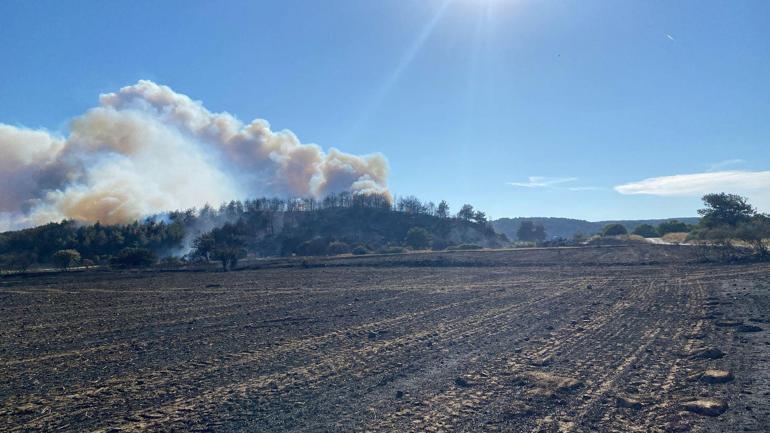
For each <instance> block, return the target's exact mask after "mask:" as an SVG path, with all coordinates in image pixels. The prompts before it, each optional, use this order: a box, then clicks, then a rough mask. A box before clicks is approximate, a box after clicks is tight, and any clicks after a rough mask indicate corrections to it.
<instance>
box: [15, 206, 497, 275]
mask: <svg viewBox="0 0 770 433" xmlns="http://www.w3.org/2000/svg"><path fill="white" fill-rule="evenodd" d="M507 243H508V240H507V238H506V237H505V236H504V235H499V234H497V233H496V232H495V231H494V230H493V228H492V226H491V225H490V224H489V222H488V221H487V220H486V216H485V214H484V212H481V211H479V210H477V209H474V207H473V206H472V205H469V204H466V205H464V206H463V207H462V208H461V209H460V210H459V211H458V212H457V214H455V215H452V214H451V213H450V209H449V206H448V205H447V203H446V202H444V201H442V202H440V203H439V204H438V205H436V204H434V203H432V202H422V201H420V200H419V199H417V198H416V197H411V196H410V197H403V198H400V199H397V200H390V199H389V198H388V197H385V196H383V195H376V194H374V195H363V194H361V195H353V194H349V193H341V194H334V195H330V196H328V197H326V198H325V199H323V200H313V199H288V200H284V199H276V198H261V199H254V200H246V201H243V202H241V201H231V202H230V203H227V204H223V205H222V206H220V207H219V208H213V207H211V206H205V207H203V208H202V209H200V210H196V209H189V210H184V211H175V212H170V213H168V214H163V215H156V216H153V217H148V218H146V219H145V220H144V221H142V222H138V221H137V222H134V223H132V224H127V225H112V226H108V225H102V224H99V223H96V224H82V223H78V222H75V221H62V222H59V223H50V224H46V225H43V226H39V227H35V228H31V229H26V230H20V231H15V232H7V233H2V234H0V267H2V269H13V270H26V269H28V268H29V267H31V266H33V265H35V264H44V265H50V266H52V267H59V268H62V269H66V268H69V267H73V266H77V265H81V266H85V265H88V264H112V265H113V266H117V267H137V266H143V265H147V264H148V263H150V264H151V263H152V262H154V261H155V260H156V259H157V258H158V257H161V258H168V257H176V258H185V259H189V260H215V261H220V262H222V263H223V266H224V267H225V268H226V269H227V268H231V267H234V266H235V265H236V264H237V263H238V261H239V260H240V259H242V258H244V257H246V256H256V257H267V256H289V255H329V254H344V253H352V254H367V253H372V252H399V251H403V250H404V248H412V249H425V248H433V249H445V248H447V247H452V246H459V245H475V246H483V247H498V246H503V245H506V244H507Z"/></svg>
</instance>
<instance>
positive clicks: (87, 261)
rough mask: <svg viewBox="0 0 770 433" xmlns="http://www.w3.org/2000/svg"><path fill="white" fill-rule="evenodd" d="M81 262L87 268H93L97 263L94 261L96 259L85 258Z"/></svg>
mask: <svg viewBox="0 0 770 433" xmlns="http://www.w3.org/2000/svg"><path fill="white" fill-rule="evenodd" d="M80 264H81V265H83V266H84V267H86V268H91V267H93V266H95V265H96V263H94V261H93V260H91V259H83V260H81V261H80Z"/></svg>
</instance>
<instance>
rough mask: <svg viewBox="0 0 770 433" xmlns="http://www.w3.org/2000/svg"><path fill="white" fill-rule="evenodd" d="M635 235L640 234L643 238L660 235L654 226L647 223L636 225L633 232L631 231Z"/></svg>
mask: <svg viewBox="0 0 770 433" xmlns="http://www.w3.org/2000/svg"><path fill="white" fill-rule="evenodd" d="M631 233H633V234H635V235H638V236H641V237H643V238H656V237H658V236H660V235H659V234H658V231H657V230H655V227H653V226H651V225H649V224H642V225H639V226H636V228H635V229H634V231H633V232H631Z"/></svg>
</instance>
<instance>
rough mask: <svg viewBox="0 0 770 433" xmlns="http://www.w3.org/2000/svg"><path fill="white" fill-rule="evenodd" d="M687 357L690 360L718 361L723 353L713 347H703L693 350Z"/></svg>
mask: <svg viewBox="0 0 770 433" xmlns="http://www.w3.org/2000/svg"><path fill="white" fill-rule="evenodd" d="M688 355H689V358H690V359H720V358H722V357H723V356H725V353H724V352H722V351H721V350H719V349H717V348H714V347H704V348H700V349H695V350H693V351H691V352H690V353H689V354H688Z"/></svg>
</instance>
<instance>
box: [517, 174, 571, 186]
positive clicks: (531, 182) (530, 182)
mask: <svg viewBox="0 0 770 433" xmlns="http://www.w3.org/2000/svg"><path fill="white" fill-rule="evenodd" d="M577 180H578V178H577V177H546V176H529V177H528V178H527V182H508V185H511V186H518V187H522V188H551V187H556V186H559V185H561V184H565V183H569V182H575V181H577Z"/></svg>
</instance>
